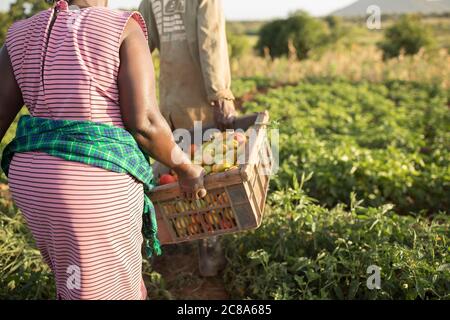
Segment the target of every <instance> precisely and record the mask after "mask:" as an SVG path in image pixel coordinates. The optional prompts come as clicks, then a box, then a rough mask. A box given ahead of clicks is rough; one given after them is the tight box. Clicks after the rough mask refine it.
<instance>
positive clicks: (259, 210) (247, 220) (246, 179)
mask: <svg viewBox="0 0 450 320" xmlns="http://www.w3.org/2000/svg"><path fill="white" fill-rule="evenodd" d="M268 121H269V114H268V112H262V113H257V114H254V115H250V116H245V117H241V118H238V119H237V120H236V122H235V128H234V129H243V130H247V129H248V128H249V127H250V126H253V128H254V129H255V132H256V138H255V139H254V143H252V144H247V146H246V148H247V150H246V159H245V163H244V164H241V165H240V166H239V168H238V169H233V170H230V171H227V172H223V173H216V174H210V175H208V176H206V177H205V188H206V190H207V191H208V195H207V196H206V198H204V199H201V200H187V199H185V198H183V197H181V194H180V190H179V187H178V184H176V183H174V184H170V185H164V186H159V187H156V188H155V189H153V190H152V192H150V194H149V196H150V198H151V200H152V202H153V204H154V206H155V209H156V214H157V219H158V227H159V237H160V241H161V243H162V244H173V243H180V242H186V241H192V240H197V239H204V238H208V237H211V236H217V235H223V234H229V233H235V232H240V231H245V230H251V229H255V228H258V227H259V226H260V225H261V222H262V219H263V215H264V207H265V202H266V196H267V190H268V187H269V180H270V174H269V172H270V171H271V169H272V166H273V158H272V153H271V147H270V145H269V142H268V139H267V133H266V125H267V123H268ZM211 127H212V126H207V127H205V128H204V130H207V129H209V128H211ZM155 171H156V172H155V175H156V176H157V175H158V174H160V173H164V172H161V169H157V170H155ZM157 171H159V172H157Z"/></svg>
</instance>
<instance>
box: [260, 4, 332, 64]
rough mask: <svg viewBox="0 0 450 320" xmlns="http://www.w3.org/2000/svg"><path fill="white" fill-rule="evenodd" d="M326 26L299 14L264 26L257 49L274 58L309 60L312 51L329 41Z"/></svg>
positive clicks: (301, 13) (321, 22)
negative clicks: (284, 57) (290, 56)
mask: <svg viewBox="0 0 450 320" xmlns="http://www.w3.org/2000/svg"><path fill="white" fill-rule="evenodd" d="M327 36H328V30H327V26H326V24H325V23H324V22H323V21H321V20H319V19H315V18H313V17H311V16H309V15H308V14H307V13H305V12H299V13H297V14H295V15H293V16H291V17H289V18H288V19H286V20H275V21H273V22H270V23H268V24H266V25H265V26H263V27H262V28H261V31H260V34H259V41H258V43H257V49H258V51H259V53H260V54H262V55H264V54H266V49H267V50H269V54H270V56H271V57H272V58H275V57H280V56H289V55H290V54H293V53H294V52H293V50H295V54H296V56H297V57H298V58H299V59H304V58H307V57H308V56H309V54H310V52H311V50H312V49H315V48H317V47H320V46H322V45H324V44H325V43H326V41H327Z"/></svg>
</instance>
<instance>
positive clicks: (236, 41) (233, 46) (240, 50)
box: [227, 32, 251, 59]
mask: <svg viewBox="0 0 450 320" xmlns="http://www.w3.org/2000/svg"><path fill="white" fill-rule="evenodd" d="M227 40H228V54H229V55H230V58H231V59H237V58H240V57H242V56H243V55H244V54H246V53H248V52H249V51H250V50H251V45H250V41H249V40H248V37H247V36H245V35H239V34H235V33H231V32H227Z"/></svg>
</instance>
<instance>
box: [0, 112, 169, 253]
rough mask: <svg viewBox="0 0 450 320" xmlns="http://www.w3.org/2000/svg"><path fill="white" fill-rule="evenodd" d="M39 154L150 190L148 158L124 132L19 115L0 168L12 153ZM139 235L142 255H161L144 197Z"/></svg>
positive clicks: (7, 163) (152, 213)
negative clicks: (104, 172) (132, 179)
mask: <svg viewBox="0 0 450 320" xmlns="http://www.w3.org/2000/svg"><path fill="white" fill-rule="evenodd" d="M31 151H40V152H45V153H47V154H49V155H52V156H55V157H58V158H62V159H65V160H68V161H76V162H81V163H85V164H88V165H91V166H94V167H99V168H103V169H106V170H109V171H113V172H117V173H127V174H129V175H131V176H133V177H135V178H136V179H137V180H139V181H140V182H142V183H143V184H144V189H145V191H149V190H151V189H152V188H154V184H153V171H152V167H151V166H150V163H149V161H148V157H147V156H146V155H145V154H144V152H143V151H142V150H141V149H140V148H139V146H138V144H137V143H136V141H135V140H134V138H133V136H132V135H131V134H130V133H129V132H128V131H126V130H124V129H121V128H119V127H115V126H112V125H107V124H102V123H95V122H90V121H71V120H52V119H45V118H37V117H31V116H22V117H21V118H20V120H19V124H18V126H17V132H16V138H15V139H14V140H13V141H12V142H11V143H10V144H9V145H8V146H7V147H6V148H5V150H4V152H3V158H2V162H1V166H2V169H3V171H4V172H5V174H6V175H8V170H9V166H10V163H11V161H12V159H13V156H14V154H15V153H20V152H31ZM142 232H143V235H144V238H145V245H146V253H147V255H148V256H149V257H151V256H152V254H153V253H156V254H157V255H160V254H161V247H160V243H159V241H158V237H157V235H158V228H157V223H156V215H155V208H154V207H153V204H152V202H151V201H150V198H149V197H148V196H147V195H145V203H144V214H143V231H142Z"/></svg>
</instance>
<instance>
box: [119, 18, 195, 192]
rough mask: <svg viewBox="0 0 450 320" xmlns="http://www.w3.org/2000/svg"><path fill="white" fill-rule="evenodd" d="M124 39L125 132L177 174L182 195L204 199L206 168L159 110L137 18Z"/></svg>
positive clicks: (121, 84) (122, 88)
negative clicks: (193, 158) (193, 161)
mask: <svg viewBox="0 0 450 320" xmlns="http://www.w3.org/2000/svg"><path fill="white" fill-rule="evenodd" d="M122 39H123V40H122V44H121V48H120V70H119V91H120V107H121V111H122V119H123V122H124V124H125V127H126V129H127V130H128V131H129V132H130V133H131V134H132V135H133V136H134V138H135V139H136V141H137V143H138V144H139V145H140V146H141V148H142V149H143V150H144V151H146V152H147V153H148V154H149V155H150V156H151V157H152V158H154V159H156V160H157V161H159V162H161V163H162V164H164V165H166V166H167V167H169V168H172V169H173V170H174V171H175V172H176V173H177V174H178V176H179V180H180V187H181V189H182V192H184V193H187V196H193V195H196V194H197V191H199V190H201V191H202V193H201V195H202V196H203V194H204V190H202V189H203V175H204V171H203V168H202V167H200V166H195V165H192V164H191V161H190V159H189V157H188V156H187V155H186V154H185V153H184V152H183V151H182V150H181V149H180V148H179V147H178V145H177V144H176V143H175V140H174V138H173V135H172V131H171V129H170V127H169V125H168V123H167V122H166V120H165V119H164V117H163V116H162V115H161V113H160V111H159V107H158V102H157V99H156V85H155V75H154V67H153V62H152V56H151V53H150V49H149V47H148V44H147V40H146V39H145V35H144V33H143V31H142V29H141V27H140V26H139V24H138V23H137V22H136V21H135V20H134V19H130V22H129V23H128V24H127V26H126V28H125V31H124V34H123V36H122ZM180 163H181V164H180Z"/></svg>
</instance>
